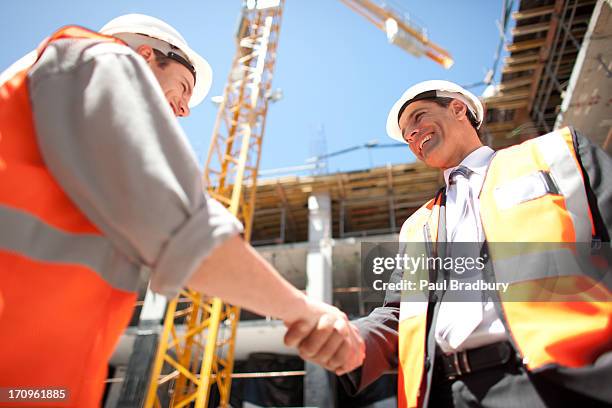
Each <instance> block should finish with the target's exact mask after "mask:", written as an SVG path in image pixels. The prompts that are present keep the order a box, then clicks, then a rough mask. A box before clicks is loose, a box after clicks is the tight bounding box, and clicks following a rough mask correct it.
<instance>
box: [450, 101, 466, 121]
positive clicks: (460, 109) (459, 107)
mask: <svg viewBox="0 0 612 408" xmlns="http://www.w3.org/2000/svg"><path fill="white" fill-rule="evenodd" d="M449 107H450V109H451V112H452V114H453V116H454V117H455V119H462V118H467V106H465V104H464V103H463V102H461V101H459V100H457V99H453V100H452V101H451V102H450V105H449Z"/></svg>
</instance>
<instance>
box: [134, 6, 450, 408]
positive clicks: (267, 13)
mask: <svg viewBox="0 0 612 408" xmlns="http://www.w3.org/2000/svg"><path fill="white" fill-rule="evenodd" d="M341 1H342V2H343V3H345V4H346V5H347V6H349V7H350V8H351V9H353V10H355V11H357V12H359V13H360V14H362V15H364V16H365V17H366V18H368V20H370V21H372V22H373V23H374V24H375V25H376V26H377V27H379V28H381V29H384V30H385V31H386V32H387V37H388V38H389V40H390V41H391V42H392V43H395V44H397V45H399V46H400V47H402V48H404V49H407V47H408V48H410V49H411V50H412V51H410V52H411V53H413V54H415V55H426V56H428V57H429V58H432V59H433V60H434V61H436V62H438V63H441V64H442V65H444V66H445V67H447V68H448V67H450V65H451V64H452V58H451V57H450V55H449V54H448V53H447V52H446V51H444V50H442V49H441V48H439V47H437V46H435V45H434V44H432V43H431V42H429V41H428V40H427V38H426V36H424V34H423V33H422V32H421V31H419V30H418V29H415V28H412V27H411V26H410V25H409V24H408V23H407V22H406V21H405V20H404V19H402V18H400V16H399V15H398V14H397V13H396V12H394V11H392V10H391V9H388V8H385V7H382V6H380V5H377V4H375V3H374V2H372V1H366V0H341ZM284 4H285V0H247V1H245V3H244V7H243V9H242V17H241V20H240V25H239V28H238V33H237V36H236V54H235V56H234V59H233V63H232V68H231V70H230V74H229V77H228V80H227V83H226V86H225V90H224V95H223V100H222V102H221V106H220V107H219V111H218V113H217V118H216V121H215V126H214V131H213V137H212V141H211V145H210V149H209V151H208V157H207V160H206V168H205V173H204V179H205V182H206V183H207V185H208V192H209V194H210V195H211V196H212V197H214V198H215V199H217V200H218V201H220V202H221V203H223V204H224V205H226V206H227V207H228V208H229V210H230V211H231V212H232V213H233V214H234V215H236V216H237V217H238V218H239V219H240V220H241V221H242V222H243V224H244V227H245V239H246V240H249V239H250V236H251V229H252V223H253V214H254V210H255V191H256V182H257V171H258V169H259V160H260V157H261V146H262V139H263V135H264V129H265V124H266V113H267V110H268V103H269V102H270V101H271V100H274V98H275V93H274V92H272V76H273V73H274V66H275V63H276V55H277V47H278V37H279V30H280V26H281V21H282V14H283V8H284ZM394 22H395V23H394ZM383 27H384V28H383ZM239 315H240V310H239V308H238V307H236V306H232V305H229V304H224V303H223V302H222V301H221V299H218V298H209V297H207V296H205V295H203V294H201V293H198V292H195V291H192V290H190V289H188V288H186V289H184V290H183V291H182V292H181V293H180V295H179V297H177V298H176V299H174V300H172V301H171V302H169V304H168V308H167V311H166V317H165V320H164V326H163V330H162V333H161V336H160V340H159V345H158V349H157V353H156V356H155V360H154V363H153V368H152V371H151V377H150V378H151V379H150V382H149V389H148V392H147V395H146V400H145V404H144V406H145V407H146V408H151V407H161V405H162V403H163V402H164V401H165V400H167V401H169V406H171V407H177V408H178V407H184V406H193V407H195V408H204V407H207V406H208V401H209V396H210V391H211V387H212V386H213V385H216V387H217V389H218V392H219V395H220V406H222V407H226V406H228V403H229V396H230V389H231V379H232V370H233V363H234V345H235V338H236V328H237V325H238V319H239Z"/></svg>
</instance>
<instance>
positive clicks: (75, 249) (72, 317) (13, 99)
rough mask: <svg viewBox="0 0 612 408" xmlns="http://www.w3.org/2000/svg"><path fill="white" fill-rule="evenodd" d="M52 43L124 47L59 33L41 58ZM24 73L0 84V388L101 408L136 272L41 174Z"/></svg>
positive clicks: (74, 32) (83, 33)
mask: <svg viewBox="0 0 612 408" xmlns="http://www.w3.org/2000/svg"><path fill="white" fill-rule="evenodd" d="M60 39H88V40H91V39H94V40H99V41H101V42H116V43H119V44H123V43H122V42H121V41H120V40H118V39H115V38H113V37H107V36H103V35H100V34H97V33H94V32H91V31H88V30H85V29H82V28H79V27H67V28H64V29H62V30H60V31H58V32H57V33H55V34H54V35H53V36H51V37H50V38H48V39H47V40H46V41H45V42H44V43H43V45H41V47H40V48H39V50H38V52H39V55H41V54H42V53H43V52H44V51H45V48H46V46H47V45H48V44H49V43H51V42H52V41H56V40H60ZM27 75H28V70H25V71H22V72H19V73H17V74H16V75H15V76H14V77H13V78H11V79H9V80H7V81H6V82H4V83H2V84H0V225H1V226H2V227H1V228H2V229H1V230H0V268H1V278H0V303H1V305H0V333H2V335H0V384H2V386H4V387H20V388H27V387H45V388H49V387H59V388H64V389H66V390H67V391H68V394H69V400H68V401H65V402H64V403H57V404H55V405H56V406H64V407H93V406H99V404H100V399H101V397H102V392H103V390H104V379H105V378H106V367H107V363H108V359H109V358H110V355H111V354H112V352H113V350H114V348H115V346H116V343H117V340H118V338H119V336H120V335H121V333H122V332H123V331H124V330H125V327H126V326H127V324H128V322H129V319H130V317H131V315H132V313H133V309H134V302H135V300H136V293H135V292H134V291H135V290H136V289H137V287H138V283H139V268H140V267H139V265H138V264H137V263H133V262H131V261H130V260H129V259H127V258H126V257H125V256H124V255H123V254H122V253H121V252H120V251H118V250H117V249H116V248H114V247H113V245H112V244H111V242H110V241H109V240H108V239H107V238H106V237H105V236H103V235H102V234H101V233H100V231H99V230H98V229H97V228H96V226H95V225H93V224H92V223H91V222H90V221H89V220H88V219H87V217H86V216H85V215H84V214H83V213H82V212H81V211H80V210H79V209H78V208H77V207H76V206H75V205H74V203H73V202H72V201H71V200H70V198H69V197H68V196H67V195H66V194H65V193H64V191H63V190H62V188H61V186H60V185H59V184H58V183H57V182H56V181H55V179H54V177H53V175H52V174H51V173H50V172H49V170H48V169H47V167H46V165H45V163H44V161H43V159H42V156H41V153H40V151H39V149H38V143H37V136H36V133H35V128H34V123H33V115H32V107H31V104H30V95H29V93H28V82H27V81H28V76H27ZM58 97H61V95H60V96H58Z"/></svg>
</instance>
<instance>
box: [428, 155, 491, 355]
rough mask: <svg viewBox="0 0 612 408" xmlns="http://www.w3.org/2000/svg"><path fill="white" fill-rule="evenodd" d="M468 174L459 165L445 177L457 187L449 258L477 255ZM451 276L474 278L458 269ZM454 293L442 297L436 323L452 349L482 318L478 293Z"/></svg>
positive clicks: (468, 170) (477, 233) (477, 232)
mask: <svg viewBox="0 0 612 408" xmlns="http://www.w3.org/2000/svg"><path fill="white" fill-rule="evenodd" d="M472 174H473V171H472V170H470V169H469V168H467V167H465V166H459V167H457V168H456V169H455V170H453V171H452V172H451V174H450V177H449V184H450V186H451V188H452V187H454V188H456V191H457V195H456V200H455V206H454V208H451V211H453V212H454V214H453V215H454V216H453V217H452V218H453V219H454V221H455V222H454V225H453V226H452V230H451V231H450V234H448V238H449V242H450V254H449V255H450V256H451V257H453V258H459V257H466V256H468V257H477V256H478V250H477V248H479V247H480V245H477V243H479V242H480V241H481V240H480V232H479V231H480V230H479V228H478V223H477V222H478V221H477V218H476V217H478V215H477V214H476V211H475V206H474V197H473V194H472V189H471V188H470V185H469V178H470V176H471V175H472ZM457 243H460V244H457ZM461 243H464V244H461ZM451 279H459V280H461V281H466V280H472V279H477V277H474V276H472V277H464V276H462V274H460V273H459V272H458V271H451ZM447 295H448V294H447ZM458 296H459V297H458V298H457V295H454V296H452V298H454V300H449V299H448V296H445V297H444V298H443V303H442V305H441V308H440V313H439V315H438V321H437V323H436V333H437V336H439V337H440V338H442V339H444V340H445V341H446V342H447V343H448V344H449V345H450V346H451V347H452V348H453V349H456V348H458V347H459V346H460V345H461V344H462V343H463V342H464V341H465V339H467V338H468V336H469V335H470V334H472V332H473V331H474V329H476V327H478V325H479V324H480V322H482V318H483V310H482V306H483V305H482V301H481V297H480V296H476V294H475V293H472V292H468V293H459V294H458ZM445 298H446V299H445Z"/></svg>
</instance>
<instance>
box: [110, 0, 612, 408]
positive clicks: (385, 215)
mask: <svg viewBox="0 0 612 408" xmlns="http://www.w3.org/2000/svg"><path fill="white" fill-rule="evenodd" d="M611 13H612V7H611V2H610V1H609V0H597V1H595V0H523V1H521V2H520V6H519V8H518V11H517V12H515V13H514V14H513V16H512V17H513V19H514V20H515V27H514V29H513V30H512V38H508V39H507V41H506V43H507V45H506V46H507V49H508V51H509V56H508V57H507V58H506V59H505V61H504V63H503V68H502V76H501V81H500V83H499V84H497V85H495V86H492V87H490V88H489V89H488V90H487V91H486V98H485V105H486V109H487V111H486V122H485V126H484V129H483V132H482V133H483V138H484V140H485V141H486V142H487V144H489V145H490V146H491V147H493V148H494V149H499V148H502V147H506V146H510V145H513V144H516V143H520V142H521V141H524V140H527V139H529V138H532V137H534V136H537V135H540V134H543V133H546V132H548V131H551V130H552V129H554V128H557V127H559V126H563V125H567V124H569V125H573V126H575V127H576V128H577V129H578V130H580V131H582V132H583V133H584V134H585V135H586V136H588V137H589V138H591V139H592V140H593V142H594V143H596V144H598V145H599V146H602V147H603V148H604V149H606V150H607V151H608V152H611V151H612V115H611V114H610V113H611V112H612V47H610V38H612V19H611ZM443 184H444V180H443V178H442V175H441V173H440V172H439V171H437V170H432V169H430V168H427V167H426V166H425V165H423V164H422V163H411V164H399V165H389V166H386V167H380V168H373V169H364V170H361V171H354V172H347V173H336V174H326V175H318V176H306V177H304V176H301V177H299V176H288V177H282V178H277V179H266V180H260V181H259V182H258V183H257V187H256V197H257V201H256V207H255V211H254V216H253V220H254V221H253V228H252V234H251V242H252V244H253V245H254V246H256V248H257V249H258V251H259V252H260V253H261V254H262V255H263V256H264V257H265V258H266V259H267V260H268V261H270V263H271V264H272V265H274V266H275V267H276V268H277V269H278V270H279V271H280V272H281V273H282V274H283V275H284V276H285V277H286V278H287V279H288V280H289V281H290V282H291V283H292V284H294V285H295V286H296V287H298V288H300V289H303V290H305V291H307V293H308V294H309V295H310V296H313V297H315V298H318V299H321V300H324V301H327V302H329V303H332V304H334V305H336V306H338V307H339V308H341V309H342V310H344V311H345V312H346V313H347V314H348V315H349V316H350V317H351V318H358V317H360V316H365V315H367V314H368V312H369V311H370V310H372V308H374V307H377V306H378V305H380V299H378V298H376V296H373V292H374V291H373V289H372V287H371V284H370V282H369V281H368V279H367V277H366V276H364V275H362V273H361V269H360V257H361V254H360V248H361V243H362V242H364V241H377V242H383V241H397V237H398V236H397V234H398V232H399V229H400V227H401V225H402V223H403V221H404V220H406V219H407V218H408V217H409V216H410V215H411V214H412V213H413V212H414V211H415V210H416V209H418V208H419V207H420V206H421V205H422V204H423V203H424V202H425V201H426V200H428V199H429V198H431V197H432V196H433V195H434V193H435V192H436V191H437V189H439V188H440V187H441V186H442V185H443ZM270 296H273V294H270ZM142 298H143V299H144V300H143V302H141V305H142V304H146V307H144V308H141V307H139V308H138V309H137V310H136V312H135V315H134V316H135V317H134V319H133V322H132V326H131V327H130V329H128V331H127V332H126V334H125V335H124V336H123V339H122V341H121V344H120V345H119V348H118V350H117V352H116V353H115V356H114V358H113V360H112V361H111V365H112V371H111V377H112V378H111V379H109V386H108V388H107V394H106V403H105V406H106V407H117V406H130V402H129V401H130V398H131V399H132V400H133V399H138V395H137V394H138V393H139V391H138V389H142V388H145V387H142V385H143V383H144V382H146V374H145V373H146V372H147V370H148V369H149V368H150V364H151V360H152V358H153V354H154V350H155V347H156V344H157V337H158V333H159V330H160V329H159V328H160V324H161V320H162V318H163V311H164V308H165V305H166V303H165V301H164V300H163V299H161V300H160V299H159V298H155V297H154V296H152V295H151V294H150V293H149V294H147V296H146V299H145V296H144V292H143V296H142ZM141 313H142V314H141ZM237 330H238V331H237V336H236V339H237V340H236V345H235V359H236V363H235V364H234V373H235V374H234V380H233V383H232V394H231V399H230V403H231V404H232V406H245V407H254V406H317V407H331V406H339V407H348V406H350V407H366V406H367V407H392V406H396V401H395V394H396V389H395V387H396V385H395V384H396V379H395V374H394V373H389V375H386V376H384V377H383V378H382V379H381V380H379V382H378V383H375V384H374V385H373V386H372V387H371V388H370V389H368V390H367V392H366V393H365V394H364V395H363V396H361V397H358V398H354V399H351V398H350V397H348V396H347V395H346V394H345V393H344V392H343V390H342V388H341V386H340V385H339V384H338V382H337V380H336V379H335V377H334V376H333V375H331V374H329V373H327V372H326V371H325V370H323V369H322V368H319V367H317V366H314V365H311V364H308V363H307V364H304V363H303V361H302V360H301V359H299V357H297V356H296V351H295V350H291V349H288V348H286V347H285V346H284V345H283V342H282V337H283V334H284V326H283V324H282V323H281V322H278V321H274V320H269V319H266V318H265V317H262V316H256V315H254V314H252V313H249V312H246V311H243V312H242V314H241V319H240V325H239V326H238V329H237ZM134 344H137V345H138V346H137V347H135V346H134ZM136 353H137V355H136ZM130 366H131V367H130ZM128 368H130V369H128ZM134 373H136V374H134ZM138 373H140V374H138ZM248 373H250V374H248ZM266 373H267V374H266ZM139 375H140V377H139ZM139 378H141V380H138V379H139ZM139 381H140V382H139ZM171 382H172V379H170V380H169V381H168V382H167V383H166V384H170V383H171ZM139 387H140V388H139ZM141 397H142V395H140V398H141ZM209 406H216V405H215V398H214V396H213V397H211V399H210V401H209Z"/></svg>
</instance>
